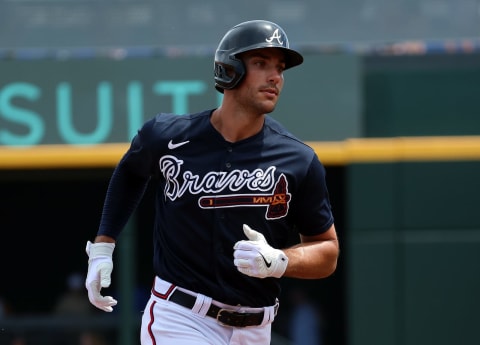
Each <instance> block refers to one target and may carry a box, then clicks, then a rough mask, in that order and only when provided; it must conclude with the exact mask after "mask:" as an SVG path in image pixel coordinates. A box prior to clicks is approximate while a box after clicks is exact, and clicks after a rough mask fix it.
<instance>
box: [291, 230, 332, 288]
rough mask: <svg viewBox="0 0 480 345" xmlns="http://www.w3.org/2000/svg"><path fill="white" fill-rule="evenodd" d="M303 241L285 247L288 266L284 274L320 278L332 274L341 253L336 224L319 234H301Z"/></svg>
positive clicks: (293, 276)
mask: <svg viewBox="0 0 480 345" xmlns="http://www.w3.org/2000/svg"><path fill="white" fill-rule="evenodd" d="M300 239H301V243H299V244H297V245H295V246H293V247H291V248H288V249H284V250H283V252H284V253H285V254H286V255H287V257H288V266H287V268H286V270H285V273H284V276H285V277H290V278H302V279H319V278H325V277H328V276H330V275H331V274H332V273H333V272H334V271H335V269H336V267H337V259H338V255H339V251H340V250H339V244H338V238H337V234H336V231H335V226H334V225H332V226H331V227H330V229H328V230H327V231H326V232H324V233H322V234H320V235H317V236H300Z"/></svg>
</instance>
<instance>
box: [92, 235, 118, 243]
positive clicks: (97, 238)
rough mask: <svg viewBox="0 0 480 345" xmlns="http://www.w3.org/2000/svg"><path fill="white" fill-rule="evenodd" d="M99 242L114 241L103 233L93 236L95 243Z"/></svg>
mask: <svg viewBox="0 0 480 345" xmlns="http://www.w3.org/2000/svg"><path fill="white" fill-rule="evenodd" d="M101 242H105V243H115V239H113V238H112V237H110V236H105V235H100V236H97V237H95V243H101Z"/></svg>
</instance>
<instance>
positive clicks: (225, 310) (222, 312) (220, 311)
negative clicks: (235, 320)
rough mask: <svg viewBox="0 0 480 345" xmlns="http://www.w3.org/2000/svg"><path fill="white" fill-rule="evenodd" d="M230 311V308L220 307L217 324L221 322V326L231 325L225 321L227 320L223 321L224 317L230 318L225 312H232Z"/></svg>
mask: <svg viewBox="0 0 480 345" xmlns="http://www.w3.org/2000/svg"><path fill="white" fill-rule="evenodd" d="M232 313H233V311H231V310H228V309H223V308H222V309H220V310H219V311H218V313H217V322H218V323H219V324H221V325H222V326H230V327H231V325H230V324H228V323H226V322H228V321H225V317H226V318H227V320H230V318H229V317H228V316H227V315H225V314H232ZM222 320H223V321H222Z"/></svg>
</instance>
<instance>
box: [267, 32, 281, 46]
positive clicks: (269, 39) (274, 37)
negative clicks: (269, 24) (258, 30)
mask: <svg viewBox="0 0 480 345" xmlns="http://www.w3.org/2000/svg"><path fill="white" fill-rule="evenodd" d="M281 39H282V35H281V34H280V33H279V32H278V29H276V30H275V31H274V32H273V35H272V36H270V37H269V38H266V39H265V41H267V42H268V43H272V41H273V40H277V42H278V44H283V41H282V40H281Z"/></svg>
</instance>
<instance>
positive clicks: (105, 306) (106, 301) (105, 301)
mask: <svg viewBox="0 0 480 345" xmlns="http://www.w3.org/2000/svg"><path fill="white" fill-rule="evenodd" d="M116 305H117V300H115V299H114V298H113V297H111V296H102V300H101V301H100V302H99V308H100V309H102V310H103V311H106V312H109V313H110V312H112V311H113V307H114V306H116Z"/></svg>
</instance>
